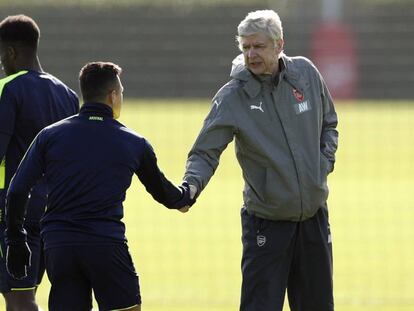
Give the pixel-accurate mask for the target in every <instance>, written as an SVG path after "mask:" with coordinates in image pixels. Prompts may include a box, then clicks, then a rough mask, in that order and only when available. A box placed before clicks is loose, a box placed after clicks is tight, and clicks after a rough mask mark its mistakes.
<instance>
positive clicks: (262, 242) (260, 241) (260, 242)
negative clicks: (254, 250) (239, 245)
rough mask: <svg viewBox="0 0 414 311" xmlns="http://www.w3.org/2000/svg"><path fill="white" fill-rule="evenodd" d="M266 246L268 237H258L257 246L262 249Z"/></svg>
mask: <svg viewBox="0 0 414 311" xmlns="http://www.w3.org/2000/svg"><path fill="white" fill-rule="evenodd" d="M265 244H266V237H265V236H264V235H258V236H257V245H258V246H259V247H262V246H263V245H265Z"/></svg>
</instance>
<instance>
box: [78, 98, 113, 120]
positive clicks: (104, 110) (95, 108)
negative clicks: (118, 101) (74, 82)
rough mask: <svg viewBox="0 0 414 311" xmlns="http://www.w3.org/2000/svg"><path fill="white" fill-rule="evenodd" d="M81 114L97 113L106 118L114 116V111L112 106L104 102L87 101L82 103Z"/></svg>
mask: <svg viewBox="0 0 414 311" xmlns="http://www.w3.org/2000/svg"><path fill="white" fill-rule="evenodd" d="M79 114H80V115H91V114H93V115H97V116H100V117H105V118H113V116H114V113H113V111H112V108H111V107H109V106H108V105H105V104H102V103H92V102H86V103H84V104H83V105H82V107H81V109H80V111H79Z"/></svg>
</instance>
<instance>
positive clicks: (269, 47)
mask: <svg viewBox="0 0 414 311" xmlns="http://www.w3.org/2000/svg"><path fill="white" fill-rule="evenodd" d="M237 39H238V42H239V47H240V50H241V51H242V52H243V57H238V58H236V59H235V61H234V62H233V69H232V72H231V77H232V80H231V81H230V82H228V83H227V84H226V85H224V86H223V87H222V88H221V89H220V90H219V91H218V93H217V94H216V95H215V97H214V98H213V101H212V103H213V104H212V107H211V111H210V113H209V114H208V116H207V118H206V120H205V122H204V126H203V128H202V130H201V132H200V134H199V136H198V138H197V140H196V142H195V144H194V146H193V147H192V149H191V151H190V153H189V157H188V160H187V168H186V173H185V177H184V179H185V180H186V181H188V183H189V184H190V185H191V186H195V187H196V188H197V192H198V193H197V195H199V194H200V192H201V191H202V190H203V189H204V188H205V187H206V185H207V183H208V181H209V180H210V178H211V177H212V175H213V174H214V171H215V170H216V168H217V166H218V164H219V158H220V155H221V153H222V151H223V150H224V149H225V148H226V146H227V145H228V143H230V142H231V141H232V140H233V138H235V143H236V156H237V159H238V161H239V164H240V166H241V168H242V171H243V178H244V181H245V187H244V191H243V198H244V204H243V207H242V209H241V218H242V230H243V236H242V240H243V258H242V274H243V284H242V293H241V306H240V310H241V311H258V310H260V311H275V310H279V311H281V310H282V309H283V304H284V296H285V292H286V289H287V291H288V297H289V303H290V308H291V310H292V311H332V310H333V309H334V303H333V289H332V283H333V282H332V245H331V235H330V229H329V222H328V208H327V204H326V200H327V197H328V187H327V175H328V174H329V173H330V172H332V170H333V167H334V162H335V152H336V149H337V141H338V133H337V131H336V126H337V116H336V113H335V109H334V106H333V103H332V98H331V96H330V94H329V91H328V89H327V87H326V85H325V82H324V81H323V78H322V77H321V75H320V73H319V72H318V71H317V69H316V68H315V66H314V65H313V64H312V63H311V62H310V61H309V60H308V59H306V58H304V57H288V56H286V55H285V54H284V53H283V47H284V41H283V29H282V23H281V20H280V18H279V16H278V14H277V13H276V12H274V11H271V10H263V11H255V12H251V13H249V14H248V15H247V16H246V18H245V19H244V20H243V21H242V22H241V23H240V24H239V26H238V36H237Z"/></svg>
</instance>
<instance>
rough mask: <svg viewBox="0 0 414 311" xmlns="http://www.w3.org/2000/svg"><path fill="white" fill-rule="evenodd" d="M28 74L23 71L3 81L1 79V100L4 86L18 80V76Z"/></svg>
mask: <svg viewBox="0 0 414 311" xmlns="http://www.w3.org/2000/svg"><path fill="white" fill-rule="evenodd" d="M27 72H28V71H27V70H22V71H19V72H17V73H15V74H12V75H10V76H7V77H5V78H3V79H0V98H1V94H2V93H3V89H4V86H5V85H6V84H7V83H9V82H10V81H11V80H13V79H15V78H17V77H18V76H21V75H24V74H25V73H27Z"/></svg>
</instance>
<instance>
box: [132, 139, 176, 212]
mask: <svg viewBox="0 0 414 311" xmlns="http://www.w3.org/2000/svg"><path fill="white" fill-rule="evenodd" d="M144 144H145V145H144V152H143V154H142V158H141V162H140V165H139V168H138V171H137V172H136V174H137V176H138V178H139V180H140V181H141V183H142V184H143V185H144V186H145V189H146V190H147V192H148V193H150V194H151V195H152V197H153V198H154V200H156V201H157V202H159V203H161V204H163V205H164V206H166V207H168V208H180V207H182V206H177V205H176V204H177V202H179V201H180V200H181V199H182V198H183V196H184V193H183V192H182V190H181V189H180V188H179V187H176V186H174V185H173V184H172V183H171V182H170V181H169V180H168V179H167V178H166V177H165V176H164V174H163V173H162V171H161V170H160V169H159V167H158V165H157V157H156V155H155V152H154V150H153V148H152V146H151V145H150V144H149V143H148V142H147V141H146V140H145V141H144Z"/></svg>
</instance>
